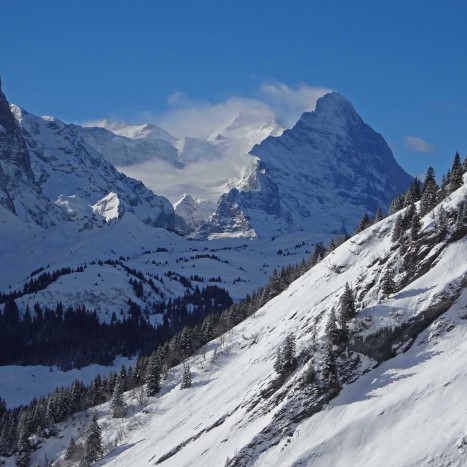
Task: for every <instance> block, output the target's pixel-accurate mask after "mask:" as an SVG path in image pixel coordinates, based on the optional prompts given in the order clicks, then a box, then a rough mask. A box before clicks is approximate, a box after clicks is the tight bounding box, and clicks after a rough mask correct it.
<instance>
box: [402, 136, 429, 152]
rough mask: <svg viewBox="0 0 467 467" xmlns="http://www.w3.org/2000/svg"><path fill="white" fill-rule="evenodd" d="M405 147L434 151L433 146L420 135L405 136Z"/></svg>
mask: <svg viewBox="0 0 467 467" xmlns="http://www.w3.org/2000/svg"><path fill="white" fill-rule="evenodd" d="M404 144H405V147H406V148H408V149H412V150H413V151H417V152H424V153H430V152H433V146H432V145H431V144H429V143H428V142H427V141H425V140H424V139H423V138H420V137H418V136H406V137H405V138H404Z"/></svg>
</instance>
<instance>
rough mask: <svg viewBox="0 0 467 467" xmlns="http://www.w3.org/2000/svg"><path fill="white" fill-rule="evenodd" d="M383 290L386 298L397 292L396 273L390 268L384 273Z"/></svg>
mask: <svg viewBox="0 0 467 467" xmlns="http://www.w3.org/2000/svg"><path fill="white" fill-rule="evenodd" d="M381 289H382V291H383V294H384V295H385V296H386V297H388V296H389V295H391V294H392V293H394V291H395V290H396V284H395V282H394V271H393V270H392V269H390V268H387V269H386V271H385V272H384V275H383V280H382V283H381Z"/></svg>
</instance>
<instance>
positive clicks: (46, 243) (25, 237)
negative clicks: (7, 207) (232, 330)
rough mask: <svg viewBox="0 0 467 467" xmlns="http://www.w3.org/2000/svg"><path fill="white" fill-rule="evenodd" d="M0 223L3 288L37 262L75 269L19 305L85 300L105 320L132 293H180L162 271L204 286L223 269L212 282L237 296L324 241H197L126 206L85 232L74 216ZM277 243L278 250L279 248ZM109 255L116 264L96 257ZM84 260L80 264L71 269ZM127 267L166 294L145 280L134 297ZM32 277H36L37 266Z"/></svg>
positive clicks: (20, 283)
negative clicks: (55, 221)
mask: <svg viewBox="0 0 467 467" xmlns="http://www.w3.org/2000/svg"><path fill="white" fill-rule="evenodd" d="M109 212H111V211H109ZM109 212H107V214H108V213H109ZM102 214H103V215H105V212H104V211H102ZM0 225H1V227H2V240H3V242H2V244H1V245H0V263H1V264H3V265H5V267H3V268H0V292H3V293H8V292H11V291H15V290H18V291H20V290H22V289H23V287H24V284H25V283H26V282H28V281H29V280H30V279H31V274H32V273H33V272H34V271H37V270H38V269H39V268H44V270H43V271H42V272H53V271H56V270H59V269H61V268H65V267H70V268H72V269H73V270H75V272H73V273H72V274H67V275H62V276H60V278H59V279H58V280H57V281H55V282H53V283H52V284H50V285H49V286H48V287H47V288H45V289H44V290H41V291H38V292H34V293H29V294H26V295H23V296H22V297H21V298H18V299H17V300H16V302H17V304H18V306H19V307H20V311H21V312H24V310H25V308H26V305H29V306H30V307H33V305H34V303H36V302H38V303H40V304H44V305H48V306H55V305H56V304H57V303H59V302H61V303H63V304H64V305H65V306H68V305H71V306H76V305H85V306H86V307H87V308H89V309H97V310H98V314H99V317H100V319H101V320H105V321H107V320H109V319H110V317H111V315H112V312H116V313H117V316H120V314H119V312H120V310H121V309H123V311H124V314H125V313H126V311H127V310H128V299H129V298H130V299H131V300H133V301H134V302H135V303H138V304H139V305H141V306H142V307H143V308H144V307H145V306H146V305H148V306H150V305H151V304H154V303H159V302H160V301H161V300H163V299H164V300H166V299H168V297H173V296H179V295H183V294H184V293H185V292H186V291H187V289H186V288H185V287H184V286H182V285H181V284H180V282H179V281H178V280H176V279H175V278H173V279H170V278H168V277H166V275H165V274H166V273H168V272H169V271H172V272H175V273H178V274H180V275H183V276H185V277H187V278H189V277H190V276H191V275H193V274H197V275H198V276H200V277H202V278H203V279H204V282H202V283H201V282H200V283H196V282H193V287H195V286H196V285H198V286H199V287H204V286H206V285H209V284H210V282H209V279H210V278H212V277H216V278H217V277H218V276H220V277H221V280H222V282H220V283H217V285H218V286H220V287H223V288H226V289H227V290H228V291H229V293H230V294H231V296H232V298H233V299H234V300H237V301H238V300H240V299H242V298H243V297H245V295H246V294H247V293H251V292H252V291H253V290H254V289H256V288H257V287H258V286H261V285H264V283H265V282H266V281H267V279H268V277H269V276H270V275H271V273H272V271H273V270H274V269H280V268H282V267H283V266H285V265H289V264H295V263H298V262H300V261H301V260H302V259H303V258H306V257H307V256H309V254H310V252H311V251H312V249H313V245H314V243H315V242H316V241H319V240H321V238H318V237H315V236H313V235H310V234H308V233H299V234H295V235H290V236H288V237H287V236H286V237H284V238H281V239H277V240H275V241H270V240H264V241H263V240H261V241H258V242H248V241H245V240H244V239H240V240H234V239H226V240H219V241H199V242H198V241H192V240H187V239H185V238H183V237H180V236H179V235H176V234H174V233H171V232H168V231H166V230H164V229H155V228H153V227H150V226H148V225H145V224H144V223H142V222H141V221H140V220H139V219H138V218H137V217H135V216H134V215H133V214H132V213H124V214H123V216H122V217H121V219H119V220H118V221H110V222H108V223H105V222H103V223H100V224H98V226H96V227H95V228H93V229H84V230H82V231H78V230H77V229H76V228H75V226H74V225H73V224H72V223H64V224H60V225H57V226H54V227H50V228H48V229H42V228H40V227H38V226H36V225H33V224H27V223H24V222H21V221H20V220H19V219H18V218H17V217H16V216H14V215H12V214H11V215H5V216H2V217H1V218H0ZM279 250H281V251H282V254H278V251H279ZM106 260H113V261H118V262H119V264H118V265H109V264H105V263H99V261H106ZM92 263H95V264H92ZM85 265H86V266H87V267H86V268H85V269H84V270H83V271H76V269H77V268H78V267H80V266H85ZM125 268H131V269H133V270H136V271H141V272H143V273H144V274H145V277H146V279H147V280H148V281H149V279H151V278H152V279H153V280H154V281H155V283H156V285H157V287H158V288H159V290H160V291H161V293H162V294H163V297H162V296H161V295H160V294H157V293H155V291H154V290H152V289H151V287H150V286H149V285H148V284H145V285H144V291H145V295H144V298H143V299H140V298H138V297H136V296H135V292H134V290H133V288H132V286H131V285H130V284H129V279H130V278H132V279H136V277H133V276H131V275H129V273H128V272H127V270H126V269H125ZM155 276H158V277H159V278H162V279H163V281H164V282H163V283H161V282H160V281H159V280H158V279H156V278H155ZM33 277H37V273H36V276H33ZM138 280H139V279H138ZM211 284H212V283H211ZM1 306H2V305H0V307H1Z"/></svg>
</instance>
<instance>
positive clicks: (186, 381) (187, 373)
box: [180, 362, 191, 389]
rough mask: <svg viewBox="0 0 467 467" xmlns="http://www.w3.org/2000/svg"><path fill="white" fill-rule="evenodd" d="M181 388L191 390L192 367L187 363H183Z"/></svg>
mask: <svg viewBox="0 0 467 467" xmlns="http://www.w3.org/2000/svg"><path fill="white" fill-rule="evenodd" d="M180 388H181V389H187V388H191V370H190V365H189V364H188V363H187V362H184V363H183V376H182V384H181V386H180Z"/></svg>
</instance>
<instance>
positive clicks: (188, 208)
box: [174, 193, 216, 233]
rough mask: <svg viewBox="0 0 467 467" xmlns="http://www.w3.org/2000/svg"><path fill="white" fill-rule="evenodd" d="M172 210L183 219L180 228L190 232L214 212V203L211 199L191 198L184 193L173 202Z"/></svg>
mask: <svg viewBox="0 0 467 467" xmlns="http://www.w3.org/2000/svg"><path fill="white" fill-rule="evenodd" d="M174 210H175V214H177V216H178V217H179V218H180V219H182V220H183V221H184V226H182V228H181V230H183V231H185V232H186V233H190V232H194V231H195V230H196V229H197V228H198V227H199V226H200V225H201V224H202V223H203V222H204V221H206V220H207V219H208V218H209V216H211V215H212V214H214V211H215V210H216V205H215V204H214V203H213V202H212V201H206V200H199V199H193V198H192V197H191V196H190V195H189V194H187V193H184V194H183V196H182V197H181V198H180V199H179V200H178V201H177V202H176V203H175V204H174Z"/></svg>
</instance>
